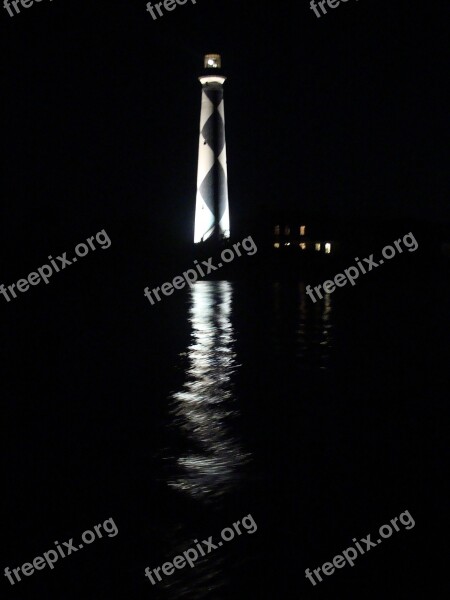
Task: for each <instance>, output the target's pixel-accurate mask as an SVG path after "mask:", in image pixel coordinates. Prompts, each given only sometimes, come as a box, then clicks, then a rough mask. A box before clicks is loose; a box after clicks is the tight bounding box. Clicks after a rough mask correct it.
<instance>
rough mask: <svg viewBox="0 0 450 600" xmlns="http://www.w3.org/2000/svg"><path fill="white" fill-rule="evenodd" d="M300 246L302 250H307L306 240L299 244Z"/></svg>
mask: <svg viewBox="0 0 450 600" xmlns="http://www.w3.org/2000/svg"><path fill="white" fill-rule="evenodd" d="M299 246H300V248H301V249H302V250H306V244H305V242H302V243H301V244H299Z"/></svg>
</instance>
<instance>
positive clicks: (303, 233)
mask: <svg viewBox="0 0 450 600" xmlns="http://www.w3.org/2000/svg"><path fill="white" fill-rule="evenodd" d="M305 231H306V226H305V225H300V235H305Z"/></svg>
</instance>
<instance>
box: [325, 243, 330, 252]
mask: <svg viewBox="0 0 450 600" xmlns="http://www.w3.org/2000/svg"><path fill="white" fill-rule="evenodd" d="M330 252H331V244H330V243H329V242H327V243H326V244H325V254H330Z"/></svg>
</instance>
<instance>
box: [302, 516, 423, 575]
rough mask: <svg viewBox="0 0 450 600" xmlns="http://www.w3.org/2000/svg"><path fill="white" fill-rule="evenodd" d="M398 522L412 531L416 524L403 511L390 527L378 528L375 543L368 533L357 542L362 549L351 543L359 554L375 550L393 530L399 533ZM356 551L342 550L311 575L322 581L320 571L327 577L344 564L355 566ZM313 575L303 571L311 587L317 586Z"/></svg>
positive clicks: (353, 549) (392, 520)
mask: <svg viewBox="0 0 450 600" xmlns="http://www.w3.org/2000/svg"><path fill="white" fill-rule="evenodd" d="M398 521H400V523H401V524H402V525H403V526H404V528H405V529H412V528H413V527H414V525H415V524H416V522H415V521H414V519H413V518H412V516H411V514H410V512H409V510H405V512H402V514H401V515H400V516H399V517H395V518H394V519H391V525H392V527H391V525H382V526H381V527H380V529H379V530H378V535H379V536H380V537H379V538H377V539H376V540H375V541H372V540H371V539H370V538H371V535H370V533H369V535H368V536H367V537H365V538H361V539H360V540H359V542H362V543H363V544H364V548H363V546H362V545H361V544H360V543H359V542H358V541H357V540H356V538H353V541H354V542H355V546H356V548H357V549H358V551H359V552H360V553H361V554H365V553H366V552H368V551H369V550H370V549H371V548H376V547H377V546H378V544H381V542H382V541H383V539H387V538H390V537H391V535H392V534H393V529H395V531H400V527H399V526H398V525H397V522H398ZM358 551H357V550H356V549H355V548H353V546H350V547H349V548H347V549H346V550H344V551H343V552H342V554H337V555H336V556H335V557H334V558H333V560H332V561H331V562H326V563H323V565H322V566H321V567H317V569H314V571H313V573H314V575H315V576H316V578H317V581H323V579H322V576H321V574H320V571H322V573H323V574H324V575H326V576H327V577H328V576H330V575H332V574H333V573H334V571H335V569H342V568H343V567H345V565H346V564H347V565H350V566H351V567H353V566H355V562H354V561H355V560H356V558H357V557H358ZM313 573H311V571H310V569H305V577H307V578H308V579H309V581H310V582H311V583H312V584H313V585H317V582H316V580H315V579H314V576H313Z"/></svg>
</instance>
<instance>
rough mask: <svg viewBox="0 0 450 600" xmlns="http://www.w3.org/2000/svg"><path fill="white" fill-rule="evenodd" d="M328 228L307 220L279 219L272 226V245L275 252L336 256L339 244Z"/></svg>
mask: <svg viewBox="0 0 450 600" xmlns="http://www.w3.org/2000/svg"><path fill="white" fill-rule="evenodd" d="M333 237H334V236H333V235H331V234H330V230H329V228H328V227H326V226H323V225H320V224H317V223H315V222H313V221H311V220H308V219H306V218H304V219H301V218H298V217H297V218H286V217H285V218H282V217H281V218H277V219H276V222H275V223H274V224H273V225H272V235H271V244H272V247H273V248H274V249H275V250H278V251H280V252H282V251H290V252H292V251H295V252H298V253H305V254H310V253H320V254H334V253H335V252H336V249H337V243H336V241H335V240H334V239H333Z"/></svg>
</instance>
